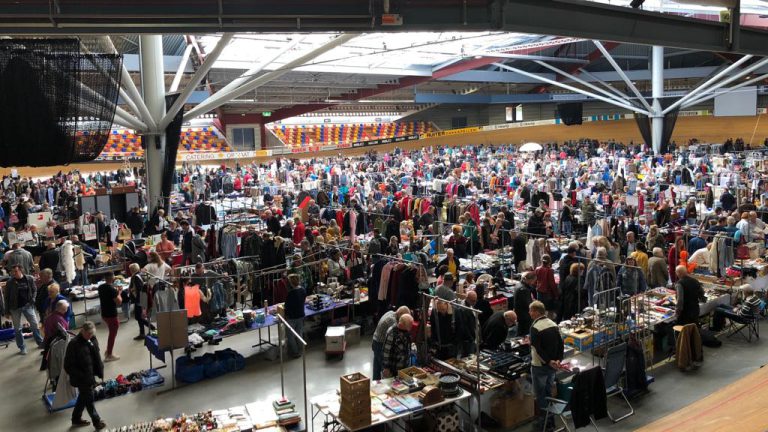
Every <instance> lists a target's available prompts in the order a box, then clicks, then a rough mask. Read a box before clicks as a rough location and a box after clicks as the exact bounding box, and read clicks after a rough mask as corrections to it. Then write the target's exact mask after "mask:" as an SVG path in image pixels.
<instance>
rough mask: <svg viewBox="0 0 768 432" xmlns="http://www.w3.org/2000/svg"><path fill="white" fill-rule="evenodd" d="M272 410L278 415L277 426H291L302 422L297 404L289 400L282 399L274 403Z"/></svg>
mask: <svg viewBox="0 0 768 432" xmlns="http://www.w3.org/2000/svg"><path fill="white" fill-rule="evenodd" d="M272 408H274V409H275V414H277V424H278V425H280V426H291V425H295V424H298V423H299V422H301V416H300V415H299V413H298V412H297V411H296V404H294V403H293V402H291V401H290V400H289V399H286V398H280V399H278V400H276V401H274V402H272Z"/></svg>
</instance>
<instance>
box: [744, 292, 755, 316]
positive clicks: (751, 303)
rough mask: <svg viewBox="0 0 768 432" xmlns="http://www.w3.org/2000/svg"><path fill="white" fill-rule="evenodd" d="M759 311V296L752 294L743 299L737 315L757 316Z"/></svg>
mask: <svg viewBox="0 0 768 432" xmlns="http://www.w3.org/2000/svg"><path fill="white" fill-rule="evenodd" d="M759 313H760V298H758V297H757V296H756V295H754V294H752V295H751V296H749V297H747V299H746V300H744V303H742V304H741V309H739V315H744V316H757V314H759Z"/></svg>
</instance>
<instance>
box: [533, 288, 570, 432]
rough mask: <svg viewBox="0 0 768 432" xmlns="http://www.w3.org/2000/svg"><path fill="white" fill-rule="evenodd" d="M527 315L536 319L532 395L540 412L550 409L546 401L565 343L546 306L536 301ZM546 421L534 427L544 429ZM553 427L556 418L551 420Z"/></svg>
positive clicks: (541, 420) (541, 419)
mask: <svg viewBox="0 0 768 432" xmlns="http://www.w3.org/2000/svg"><path fill="white" fill-rule="evenodd" d="M528 313H529V314H530V316H531V318H533V324H532V325H531V381H532V383H533V394H534V395H535V396H536V402H537V404H538V405H539V409H540V410H542V409H544V408H546V407H547V405H548V404H547V398H548V397H550V396H551V395H552V384H553V383H554V380H555V372H556V371H557V369H559V368H560V361H561V360H562V359H563V339H562V337H561V336H560V329H559V328H558V327H557V324H555V322H554V321H552V320H551V319H549V318H547V310H546V307H545V306H544V303H542V302H540V301H535V302H533V303H531V305H530V306H529V307H528ZM543 423H544V418H539V423H538V425H537V426H535V427H534V429H535V430H540V429H542V428H543V427H544V424H543ZM552 424H553V425H554V418H553V419H552Z"/></svg>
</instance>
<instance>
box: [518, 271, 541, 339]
mask: <svg viewBox="0 0 768 432" xmlns="http://www.w3.org/2000/svg"><path fill="white" fill-rule="evenodd" d="M535 292H536V273H534V272H532V271H531V272H526V273H524V274H523V283H522V284H521V286H520V287H519V288H518V289H517V290H515V295H514V300H515V313H516V314H517V335H518V336H526V335H528V332H529V331H530V329H531V321H532V318H531V315H530V314H529V313H528V306H530V305H531V302H532V301H533V295H534V293H535Z"/></svg>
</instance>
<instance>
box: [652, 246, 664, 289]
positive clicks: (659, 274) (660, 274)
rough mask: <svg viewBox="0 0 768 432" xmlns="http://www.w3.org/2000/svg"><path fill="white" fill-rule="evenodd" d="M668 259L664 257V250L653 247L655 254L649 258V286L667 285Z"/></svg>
mask: <svg viewBox="0 0 768 432" xmlns="http://www.w3.org/2000/svg"><path fill="white" fill-rule="evenodd" d="M668 267H669V266H668V265H667V260H666V258H664V250H663V249H661V248H660V247H655V248H653V256H652V257H651V258H649V259H648V287H649V288H658V287H665V286H667V280H669V270H668Z"/></svg>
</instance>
